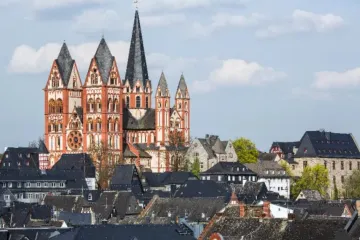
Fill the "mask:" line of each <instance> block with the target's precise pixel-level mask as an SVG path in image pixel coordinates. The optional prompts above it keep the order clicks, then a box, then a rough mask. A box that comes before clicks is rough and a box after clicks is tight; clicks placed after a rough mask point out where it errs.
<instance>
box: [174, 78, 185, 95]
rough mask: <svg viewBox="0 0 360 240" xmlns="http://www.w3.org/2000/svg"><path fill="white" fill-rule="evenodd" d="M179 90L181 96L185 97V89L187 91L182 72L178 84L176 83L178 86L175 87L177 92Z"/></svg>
mask: <svg viewBox="0 0 360 240" xmlns="http://www.w3.org/2000/svg"><path fill="white" fill-rule="evenodd" d="M179 90H180V92H181V95H182V98H185V96H186V91H187V85H186V82H185V77H184V74H181V77H180V81H179V85H178V88H177V90H176V92H178V91H179Z"/></svg>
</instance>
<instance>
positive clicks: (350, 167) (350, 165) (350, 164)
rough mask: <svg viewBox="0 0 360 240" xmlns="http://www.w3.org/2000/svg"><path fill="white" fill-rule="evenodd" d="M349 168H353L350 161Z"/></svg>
mask: <svg viewBox="0 0 360 240" xmlns="http://www.w3.org/2000/svg"><path fill="white" fill-rule="evenodd" d="M349 170H352V162H349Z"/></svg>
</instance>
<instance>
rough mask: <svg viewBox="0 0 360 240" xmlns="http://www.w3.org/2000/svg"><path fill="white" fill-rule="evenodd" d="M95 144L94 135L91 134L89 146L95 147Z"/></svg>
mask: <svg viewBox="0 0 360 240" xmlns="http://www.w3.org/2000/svg"><path fill="white" fill-rule="evenodd" d="M94 143H95V140H94V135H92V134H90V136H89V146H92V145H94Z"/></svg>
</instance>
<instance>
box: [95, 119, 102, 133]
mask: <svg viewBox="0 0 360 240" xmlns="http://www.w3.org/2000/svg"><path fill="white" fill-rule="evenodd" d="M96 131H98V132H99V131H101V119H100V118H97V119H96Z"/></svg>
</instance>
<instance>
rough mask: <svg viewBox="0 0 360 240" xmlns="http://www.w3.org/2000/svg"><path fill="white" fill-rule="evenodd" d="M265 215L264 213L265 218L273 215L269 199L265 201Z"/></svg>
mask: <svg viewBox="0 0 360 240" xmlns="http://www.w3.org/2000/svg"><path fill="white" fill-rule="evenodd" d="M263 215H264V217H265V218H270V217H271V214H270V202H269V201H264V204H263Z"/></svg>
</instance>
